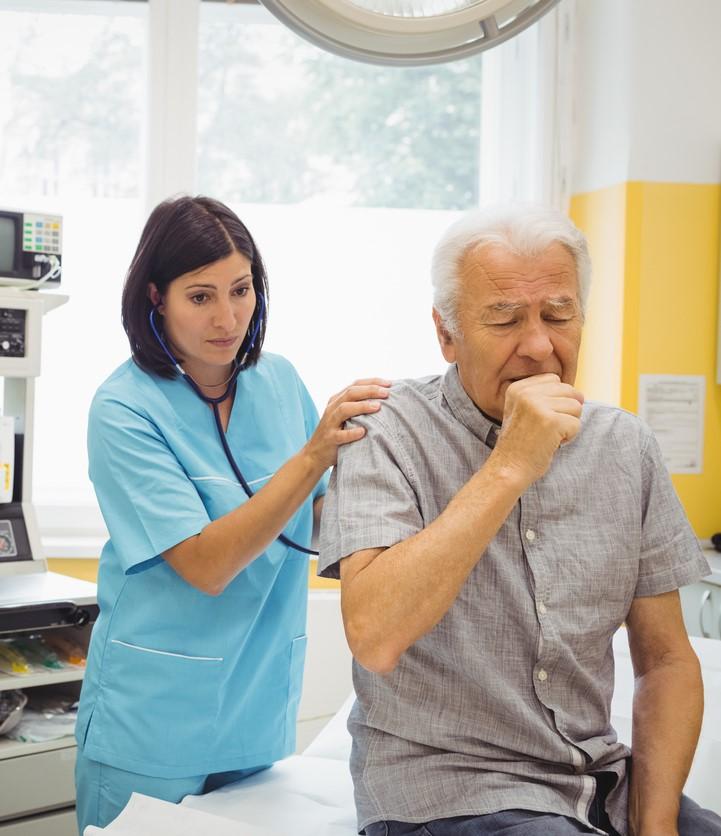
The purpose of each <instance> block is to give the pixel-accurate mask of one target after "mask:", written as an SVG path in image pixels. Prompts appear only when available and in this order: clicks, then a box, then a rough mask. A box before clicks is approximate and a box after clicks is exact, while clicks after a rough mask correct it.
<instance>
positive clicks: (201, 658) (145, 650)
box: [110, 639, 223, 662]
mask: <svg viewBox="0 0 721 836" xmlns="http://www.w3.org/2000/svg"><path fill="white" fill-rule="evenodd" d="M110 643H111V644H120V645H122V646H123V647H129V648H130V649H131V650H141V651H142V652H143V653H155V654H157V655H158V656H172V657H174V658H175V659H190V660H191V661H192V662H222V661H223V657H222V656H185V655H184V654H183V653H168V651H167V650H154V649H153V648H152V647H141V646H140V645H139V644H130V643H128V642H122V641H120V639H111V640H110Z"/></svg>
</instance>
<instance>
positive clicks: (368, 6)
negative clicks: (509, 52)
mask: <svg viewBox="0 0 721 836" xmlns="http://www.w3.org/2000/svg"><path fill="white" fill-rule="evenodd" d="M261 2H262V4H263V5H264V6H265V7H266V8H267V9H268V10H269V11H270V12H271V13H272V14H274V15H275V16H276V17H277V18H278V19H279V20H280V21H281V22H282V23H284V24H285V25H286V26H288V27H289V28H291V29H292V30H293V31H294V32H296V33H297V34H298V35H300V36H301V37H303V38H305V39H306V40H308V41H311V43H314V44H316V46H320V47H322V48H323V49H326V50H328V51H330V52H334V53H336V54H337V55H342V56H343V57H345V58H355V59H356V60H358V61H366V62H368V63H371V64H394V65H398V66H418V65H422V64H437V63H441V62H444V61H453V60H456V59H458V58H466V57H468V56H469V55H473V54H474V53H476V52H481V51H482V50H484V49H489V48H490V47H492V46H495V45H496V44H499V43H501V42H503V41H506V40H508V39H509V38H512V37H513V36H514V35H517V34H518V33H519V32H521V31H522V30H523V29H525V28H526V27H527V26H530V25H531V24H532V23H535V22H536V21H537V20H538V19H539V18H540V17H541V16H542V15H544V14H545V13H546V12H547V11H548V10H549V9H550V8H551V7H552V6H554V5H555V4H556V3H558V2H559V0H261Z"/></svg>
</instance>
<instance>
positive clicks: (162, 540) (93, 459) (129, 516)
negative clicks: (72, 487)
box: [88, 398, 210, 573]
mask: <svg viewBox="0 0 721 836" xmlns="http://www.w3.org/2000/svg"><path fill="white" fill-rule="evenodd" d="M88 461H89V467H90V479H91V480H92V482H93V486H94V488H95V493H96V495H97V498H98V503H99V505H100V510H101V511H102V514H103V518H104V519H105V524H106V525H107V527H108V531H109V533H110V539H111V541H112V543H113V546H114V549H115V552H116V553H117V554H118V556H119V558H120V561H121V563H122V566H123V569H124V571H125V572H126V573H132V572H138V571H142V570H144V569H147V568H149V567H150V566H152V565H154V564H155V563H157V562H158V561H159V560H160V559H161V557H160V555H162V553H163V552H164V551H166V550H167V549H169V548H172V547H173V546H175V545H177V544H178V543H181V542H182V541H183V540H187V539H188V537H192V536H193V535H195V534H198V533H199V532H200V531H202V529H203V528H204V527H205V526H206V525H207V524H208V523H209V522H210V518H209V517H208V513H207V511H206V509H205V507H204V505H203V503H202V501H201V498H200V496H199V495H198V492H197V490H196V489H195V486H194V485H193V483H192V482H191V480H190V479H189V478H188V476H187V474H186V473H185V471H184V470H183V468H182V466H181V465H180V462H179V461H178V459H177V458H176V456H175V455H174V453H173V452H172V450H171V449H170V448H169V447H168V444H167V442H166V440H165V438H164V437H163V435H162V433H161V432H160V431H159V429H158V428H157V426H156V425H155V424H154V423H153V422H152V421H151V420H150V419H149V418H147V417H146V416H144V415H141V414H139V413H137V412H135V411H133V410H132V409H131V408H130V407H128V406H127V405H125V404H123V403H121V402H120V401H117V400H112V399H108V398H101V399H96V401H95V402H94V403H93V406H92V408H91V411H90V417H89V421H88Z"/></svg>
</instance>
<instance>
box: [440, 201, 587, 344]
mask: <svg viewBox="0 0 721 836" xmlns="http://www.w3.org/2000/svg"><path fill="white" fill-rule="evenodd" d="M556 243H558V244H562V245H563V246H564V247H566V248H567V249H568V251H569V252H570V253H571V255H572V256H573V260H574V262H575V264H576V276H577V278H578V293H579V297H580V302H581V312H582V314H585V312H586V304H587V302H588V294H589V290H590V287H591V258H590V256H589V254H588V245H587V243H586V238H585V236H584V235H583V233H582V232H581V231H580V230H578V229H577V228H576V227H575V226H574V225H573V223H571V221H570V220H569V219H568V218H567V217H566V215H564V214H563V213H562V212H558V211H557V210H556V209H551V208H548V207H545V206H520V205H509V206H497V207H492V208H488V209H481V210H476V211H473V212H468V213H466V214H465V215H463V216H462V217H461V218H459V219H458V220H457V221H456V222H455V223H454V224H452V225H451V226H450V227H449V228H448V230H446V232H445V234H444V235H443V237H442V238H441V240H440V241H439V242H438V244H436V248H435V250H434V252H433V260H432V262H431V281H432V282H433V307H434V308H435V309H436V310H437V311H438V313H439V314H440V315H441V319H442V320H443V324H444V327H445V328H446V330H447V331H448V332H449V333H450V334H451V335H452V336H457V335H458V334H459V333H460V328H459V325H458V307H457V302H458V271H459V268H460V266H461V262H462V260H463V257H464V256H465V255H466V253H467V252H468V251H469V250H475V249H478V248H479V247H483V246H486V245H488V244H497V245H499V246H501V247H503V248H505V249H506V250H508V251H509V252H511V253H513V254H514V255H519V256H528V257H533V256H536V255H540V254H541V253H542V252H544V251H545V250H546V249H547V248H548V247H550V246H551V245H552V244H556Z"/></svg>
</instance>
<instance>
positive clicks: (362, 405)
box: [334, 400, 381, 424]
mask: <svg viewBox="0 0 721 836" xmlns="http://www.w3.org/2000/svg"><path fill="white" fill-rule="evenodd" d="M380 408H381V405H380V402H379V401H374V400H363V401H344V402H343V403H341V404H340V405H339V406H338V407H337V408H336V410H335V413H334V415H335V419H336V420H337V421H338V423H340V424H342V423H343V422H344V421H348V420H350V419H351V418H355V417H356V416H358V415H368V414H370V413H371V412H377V411H378V410H379V409H380Z"/></svg>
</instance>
